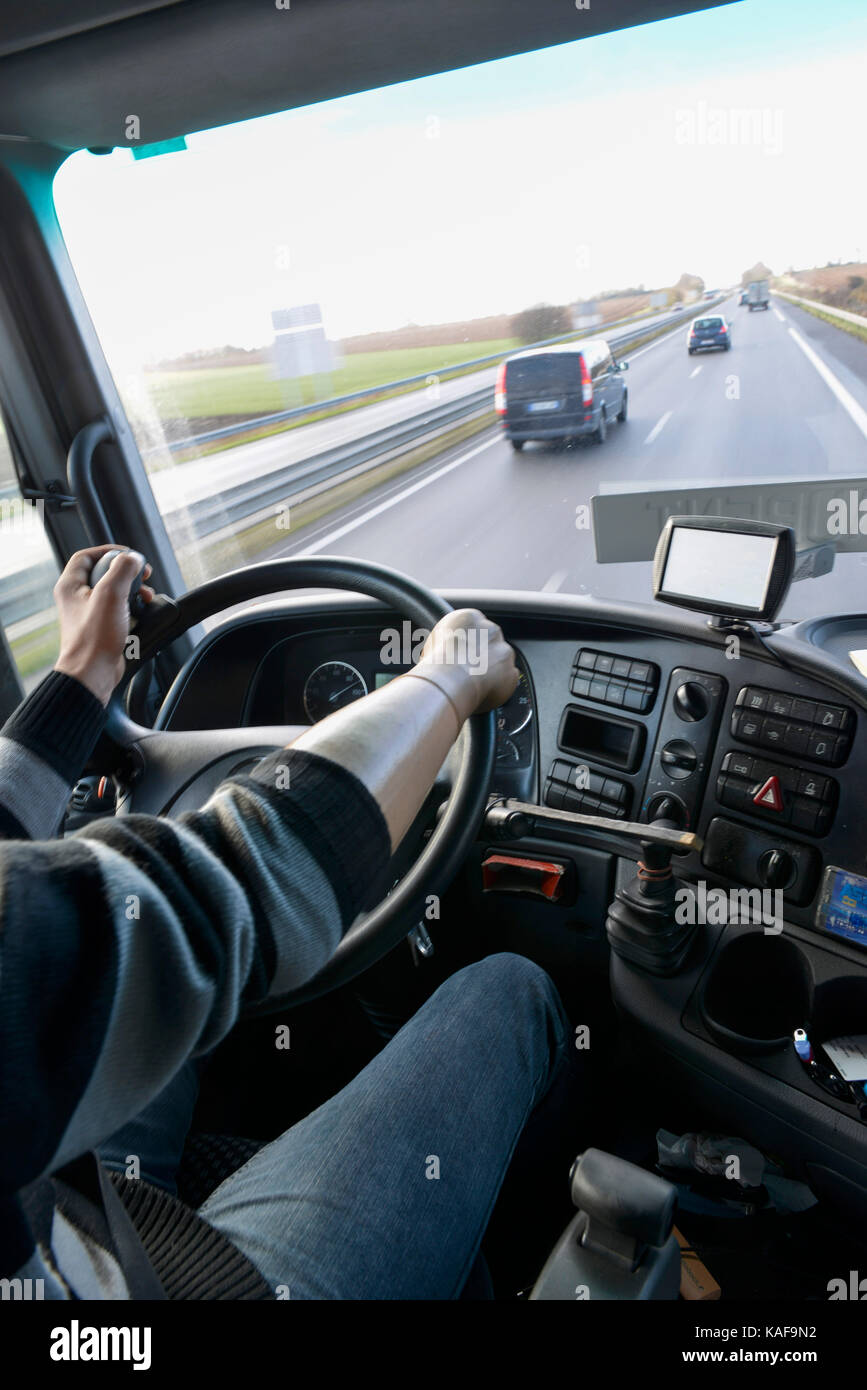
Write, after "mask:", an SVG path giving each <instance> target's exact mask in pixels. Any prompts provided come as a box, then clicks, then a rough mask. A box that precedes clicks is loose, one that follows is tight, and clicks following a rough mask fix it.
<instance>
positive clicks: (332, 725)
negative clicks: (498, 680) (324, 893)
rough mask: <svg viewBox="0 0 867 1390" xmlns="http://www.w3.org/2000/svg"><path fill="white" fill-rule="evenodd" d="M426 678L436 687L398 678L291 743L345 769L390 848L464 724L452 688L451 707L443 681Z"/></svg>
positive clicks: (439, 675) (458, 693)
mask: <svg viewBox="0 0 867 1390" xmlns="http://www.w3.org/2000/svg"><path fill="white" fill-rule="evenodd" d="M432 674H433V675H434V677H435V679H436V681H437V683H438V684H437V685H436V686H435V685H434V684H431V683H430V681H429V680H428V679H420V678H419V677H420V673H419V672H416V673H415V674H412V675H410V674H407V675H403V676H398V677H396V679H395V680H392V681H389V683H388V684H387V685H384V686H383V687H382V688H381V689H380V690H376V691H373V692H372V693H371V694H370V695H368V696H367V697H366V698H365V699H363V700H358V701H356V702H355V703H354V704H352V705H348V706H347V707H346V708H345V709H342V710H337V711H336V712H335V713H334V714H331V715H329V716H328V718H327V719H323V720H322V721H321V722H320V723H319V724H316V725H314V726H313V728H312V729H309V730H308V731H307V732H306V733H304V734H302V735H301V737H300V738H298V739H296V740H295V742H294V743H293V744H292V747H293V748H297V749H303V750H306V751H307V752H310V753H317V754H319V756H320V757H323V758H328V759H330V760H331V762H334V763H337V764H339V765H340V766H342V767H344V768H346V769H347V770H348V771H349V772H352V773H353V774H354V775H355V776H356V777H357V778H358V779H359V781H360V782H362V783H363V784H364V785H365V786H366V787H367V790H368V791H369V792H370V794H371V795H372V796H373V797H374V799H375V800H376V802H377V803H378V805H379V807H380V809H381V811H382V814H383V816H384V817H385V822H386V825H387V826H388V832H389V836H390V838H391V846H392V849H395V848H396V847H397V845H398V844H399V843H400V841H401V840H402V839H403V836H404V835H405V834H406V832H407V830H408V829H409V827H410V825H411V824H412V822H413V820H414V819H415V816H416V815H417V813H418V811H419V810H420V809H421V807H422V804H423V803H424V799H425V797H426V796H427V794H428V792H429V791H430V789H431V787H432V786H433V783H434V780H435V778H436V775H437V773H438V772H439V770H440V768H441V767H442V765H443V763H444V762H445V759H446V757H447V755H448V752H449V749H450V748H451V746H452V744H453V743H454V741H455V738H456V736H457V734H458V733H459V731H460V727H461V724H462V722H463V721H462V714H463V709H462V706H461V691H460V690H459V689H458V688H457V685H455V687H454V696H453V698H454V697H457V698H456V700H455V704H453V703H452V700H451V699H450V698H449V697H448V695H447V694H446V691H447V690H448V689H449V686H448V684H447V680H448V677H447V676H444V675H443V674H442V673H441V672H439V671H438V672H435V673H432ZM468 679H472V678H471V677H469V678H468ZM465 704H466V701H465V700H464V705H465ZM455 705H457V708H456V707H455Z"/></svg>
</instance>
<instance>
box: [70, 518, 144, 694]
mask: <svg viewBox="0 0 867 1390" xmlns="http://www.w3.org/2000/svg"><path fill="white" fill-rule="evenodd" d="M108 550H122V551H123V552H124V553H123V554H121V555H118V556H117V558H116V559H115V560H113V561H112V563H111V564H110V566H109V568H108V570H107V571H106V573H105V574H104V575H103V576H102V578H101V579H100V581H99V583H98V584H97V585H96V586H95V588H93V589H91V587H90V574H91V571H92V569H93V567H94V565H95V564H96V562H97V561H98V560H99V559H100V558H101V557H102V556H103V555H105V553H106V551H108ZM143 564H144V556H142V555H140V554H139V553H138V551H135V550H128V549H126V547H124V546H119V545H113V544H108V545H95V546H91V547H90V548H89V549H87V550H77V551H76V552H75V554H74V555H73V556H72V557H71V558H70V560H69V562H68V564H67V566H66V568H65V569H64V571H63V573H62V574H61V576H60V578H59V579H58V581H57V583H56V584H55V586H54V598H55V602H56V603H57V611H58V614H59V617H60V655H59V656H58V658H57V661H56V662H55V665H54V669H55V671H62V672H63V673H64V675H67V676H74V677H75V679H76V680H79V681H80V682H81V684H82V685H85V686H87V688H88V690H90V691H92V693H93V694H94V695H95V696H96V697H97V699H98V700H100V701H101V702H102V703H103V704H104V705H107V704H108V702H109V700H110V699H111V695H112V692H113V690H114V688H115V686H116V685H117V683H118V681H119V680H120V679H121V677H122V676H123V673H124V665H125V662H124V647H125V645H126V641H127V638H128V636H129V591H130V586H131V585H132V582H133V580H134V579H135V577H136V575H137V574H138V573H139V571H140V570H141V568H142V565H143ZM150 573H151V566H150V565H145V567H144V571H143V574H142V578H143V580H144V579H147V578H148V576H149V575H150ZM139 592H140V593H141V596H142V598H143V600H144V602H145V603H150V602H151V600H152V599H153V596H154V591H153V589H152V588H151V587H150V585H148V584H145V583H142V586H141V589H140V591H139Z"/></svg>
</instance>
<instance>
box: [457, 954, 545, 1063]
mask: <svg viewBox="0 0 867 1390" xmlns="http://www.w3.org/2000/svg"><path fill="white" fill-rule="evenodd" d="M437 995H443V996H444V997H443V999H442V1002H443V1003H446V1002H447V1003H448V1007H449V1011H450V1012H454V1011H460V1012H462V1013H463V1014H464V1015H465V1016H466V1017H467V1019H468V1020H470V1019H472V1020H475V1021H478V1019H479V1018H486V1019H488V1020H489V1021H490V1026H491V1028H493V1029H496V1031H497V1033H498V1034H499V1035H500V1036H503V1035H506V1036H508V1037H510V1038H511V1039H513V1040H515V1042H516V1043H517V1044H518V1045H519V1047H524V1048H527V1049H530V1050H531V1051H532V1052H533V1053H534V1054H536V1056H537V1061H538V1062H539V1066H537V1067H534V1070H536V1071H537V1072H538V1073H539V1074H540V1081H541V1082H542V1084H543V1086H547V1084H548V1082H549V1081H550V1079H551V1076H552V1075H553V1073H554V1070H555V1068H556V1066H557V1064H558V1062H560V1061H561V1060H562V1058H563V1056H564V1054H565V1053H566V1051H567V1048H568V1043H569V1037H570V1024H569V1020H568V1018H567V1016H566V1011H565V1009H564V1007H563V1002H562V1000H561V998H560V995H559V993H558V990H557V987H556V985H555V984H554V981H553V980H552V979H551V977H550V975H548V973H547V972H546V971H545V970H543V969H542V967H541V966H540V965H537V964H536V963H535V961H532V960H529V959H528V958H527V957H526V956H520V955H517V954H516V953H515V952H512V951H501V952H498V953H497V954H496V955H492V956H485V957H484V958H483V959H482V960H479V961H475V962H474V963H473V964H472V965H467V966H465V967H464V968H463V969H462V970H458V971H456V972H455V974H454V975H451V976H449V978H448V980H446V982H445V984H443V985H441V986H440V988H439V990H437ZM435 997H436V996H435ZM528 1060H531V1058H528ZM542 1073H544V1079H543V1078H542Z"/></svg>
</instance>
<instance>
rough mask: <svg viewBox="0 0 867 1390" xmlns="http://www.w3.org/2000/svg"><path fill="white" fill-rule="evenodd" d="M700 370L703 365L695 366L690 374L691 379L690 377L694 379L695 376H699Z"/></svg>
mask: <svg viewBox="0 0 867 1390" xmlns="http://www.w3.org/2000/svg"><path fill="white" fill-rule="evenodd" d="M700 371H701V367H693V369H692V371H691V372H690V374H689V379H690V381H692V379H693V377H694V376H698V374H699V372H700Z"/></svg>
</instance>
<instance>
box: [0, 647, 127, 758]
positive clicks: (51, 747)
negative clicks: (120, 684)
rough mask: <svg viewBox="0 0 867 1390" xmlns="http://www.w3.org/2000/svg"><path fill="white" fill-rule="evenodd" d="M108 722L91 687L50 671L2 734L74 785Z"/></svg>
mask: <svg viewBox="0 0 867 1390" xmlns="http://www.w3.org/2000/svg"><path fill="white" fill-rule="evenodd" d="M105 719H106V712H105V709H104V708H103V705H102V702H101V701H100V700H98V699H97V698H96V696H95V695H94V694H93V692H92V691H90V690H88V689H87V686H85V685H82V684H81V681H77V680H76V679H75V677H74V676H67V675H65V674H64V673H63V672H62V671H49V673H48V675H47V676H46V677H45V679H44V680H42V681H40V683H39V685H37V686H36V689H35V690H32V691H31V692H30V694H29V695H28V696H27V699H26V700H24V701H23V703H22V704H20V705H19V706H18V708H17V710H15V711H14V713H13V714H11V715H10V717H9V718H8V719H7V721H6V723H5V724H4V725H3V728H2V729H0V734H3V735H4V736H5V737H6V738H10V739H13V740H14V741H15V742H16V743H20V744H21V746H22V747H23V748H27V749H29V751H30V752H31V753H35V754H36V756H37V757H38V758H42V759H44V761H45V762H47V763H48V765H49V767H53V768H54V771H55V772H56V773H58V774H59V776H61V777H62V778H63V780H64V781H65V782H68V783H69V784H70V785H71V784H72V783H73V782H75V781H76V780H77V779H78V778H79V777H80V776H81V772H82V769H83V768H84V765H85V763H86V762H87V760H88V758H89V757H90V755H91V753H92V752H93V750H94V748H95V746H96V741H97V739H98V738H99V736H100V734H101V733H102V730H103V727H104V725H105Z"/></svg>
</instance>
